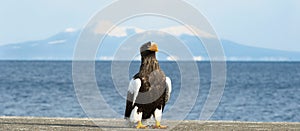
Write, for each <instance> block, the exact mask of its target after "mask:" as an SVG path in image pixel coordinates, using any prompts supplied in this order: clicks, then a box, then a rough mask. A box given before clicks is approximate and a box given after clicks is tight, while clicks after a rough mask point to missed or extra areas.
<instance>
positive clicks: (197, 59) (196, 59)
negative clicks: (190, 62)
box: [194, 56, 204, 61]
mask: <svg viewBox="0 0 300 131" xmlns="http://www.w3.org/2000/svg"><path fill="white" fill-rule="evenodd" d="M194 60H195V61H203V60H204V58H203V57H202V56H194Z"/></svg>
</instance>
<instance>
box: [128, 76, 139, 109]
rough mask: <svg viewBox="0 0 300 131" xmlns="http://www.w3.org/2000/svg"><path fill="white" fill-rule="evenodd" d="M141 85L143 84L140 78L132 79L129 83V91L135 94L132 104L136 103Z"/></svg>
mask: <svg viewBox="0 0 300 131" xmlns="http://www.w3.org/2000/svg"><path fill="white" fill-rule="evenodd" d="M141 85H142V82H141V80H140V79H139V78H137V79H132V80H131V81H130V83H129V87H128V93H130V94H133V99H132V105H134V103H135V100H136V97H137V95H138V93H139V90H140V88H141Z"/></svg>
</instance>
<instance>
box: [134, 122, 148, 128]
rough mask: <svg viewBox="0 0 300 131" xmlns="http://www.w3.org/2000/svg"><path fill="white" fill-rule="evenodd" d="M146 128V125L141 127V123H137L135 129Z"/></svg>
mask: <svg viewBox="0 0 300 131" xmlns="http://www.w3.org/2000/svg"><path fill="white" fill-rule="evenodd" d="M146 128H147V126H146V125H143V124H142V122H140V121H139V122H138V125H137V126H136V129H146Z"/></svg>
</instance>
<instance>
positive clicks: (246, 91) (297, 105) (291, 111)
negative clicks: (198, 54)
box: [0, 61, 300, 122]
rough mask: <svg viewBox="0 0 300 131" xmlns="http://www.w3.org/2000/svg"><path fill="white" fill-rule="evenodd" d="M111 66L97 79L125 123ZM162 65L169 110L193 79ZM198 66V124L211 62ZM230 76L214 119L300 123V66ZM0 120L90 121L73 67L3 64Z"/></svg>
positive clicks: (266, 66)
mask: <svg viewBox="0 0 300 131" xmlns="http://www.w3.org/2000/svg"><path fill="white" fill-rule="evenodd" d="M139 64H140V62H132V63H131V64H130V68H129V69H128V71H129V76H128V78H129V77H131V76H133V75H134V74H135V73H136V72H138V68H139ZM110 66H111V62H110V61H106V62H102V61H101V62H100V61H98V62H96V63H95V77H96V80H97V83H98V85H99V87H98V89H99V90H100V91H102V93H104V94H103V97H104V99H106V102H107V103H106V104H108V105H109V106H110V107H111V108H112V110H114V111H115V112H116V113H118V114H120V115H119V116H116V117H120V118H122V114H123V113H124V110H125V102H126V100H125V98H124V97H122V96H120V94H118V92H116V88H115V84H114V82H113V77H111V70H112V69H111V67H110ZM160 66H161V68H162V69H163V70H164V72H165V74H166V75H167V76H169V77H170V78H171V79H172V83H173V91H172V94H171V99H170V101H169V104H168V105H167V106H166V110H167V111H169V110H171V109H172V108H170V107H171V106H172V105H173V104H174V103H175V102H176V101H178V96H179V95H178V94H179V93H180V91H181V88H182V87H181V80H182V77H186V78H188V77H192V76H190V75H189V74H184V73H185V72H180V69H179V68H178V63H176V62H160ZM197 66H198V70H199V76H200V78H199V81H200V88H199V90H197V91H198V94H199V95H198V96H197V98H196V103H194V104H193V108H192V110H191V111H188V112H189V113H188V115H187V116H186V118H185V119H188V120H197V119H199V115H200V113H201V111H202V108H203V105H204V103H205V100H206V99H207V95H208V93H209V89H210V84H211V83H212V82H213V81H212V80H211V76H212V75H211V63H210V62H198V63H197ZM226 72H227V74H226V86H225V88H224V93H223V96H222V99H221V101H220V103H219V105H218V107H217V108H216V110H215V111H214V113H213V115H212V116H211V117H210V120H234V121H261V122H280V121H287V122H300V62H227V70H226ZM182 74H183V75H182ZM189 79H193V78H189ZM124 81H129V79H125V80H124ZM185 86H189V85H185ZM190 86H191V87H190V88H192V89H193V88H194V87H192V85H190ZM123 88H124V89H126V88H127V85H126V86H125V85H124V87H123ZM184 98H185V100H184V102H191V101H193V100H190V97H188V96H187V97H184ZM97 104H99V103H97ZM100 104H101V103H100ZM103 104H104V103H103ZM182 108H183V109H184V107H182ZM99 110H101V109H99ZM0 116H37V117H88V115H86V113H85V111H84V109H82V108H81V105H80V104H79V102H78V99H77V95H76V93H75V88H74V84H73V78H72V62H71V61H0ZM174 116H176V114H174ZM165 119H172V116H168V117H167V118H165Z"/></svg>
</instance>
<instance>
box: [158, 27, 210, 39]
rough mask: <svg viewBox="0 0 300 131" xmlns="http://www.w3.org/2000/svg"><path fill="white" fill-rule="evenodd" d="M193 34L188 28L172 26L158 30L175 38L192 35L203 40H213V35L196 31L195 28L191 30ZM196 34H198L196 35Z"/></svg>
mask: <svg viewBox="0 0 300 131" xmlns="http://www.w3.org/2000/svg"><path fill="white" fill-rule="evenodd" d="M191 29H193V31H194V32H192V31H191V30H189V28H188V26H183V25H180V26H172V27H167V28H163V29H160V30H159V31H163V32H168V33H170V34H172V35H175V36H181V35H193V36H200V37H205V38H215V36H214V35H212V34H210V33H207V32H205V31H201V30H198V29H197V28H191ZM197 33H198V34H197Z"/></svg>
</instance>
